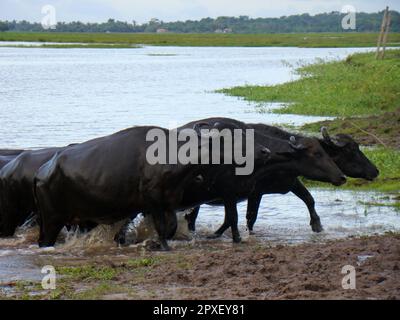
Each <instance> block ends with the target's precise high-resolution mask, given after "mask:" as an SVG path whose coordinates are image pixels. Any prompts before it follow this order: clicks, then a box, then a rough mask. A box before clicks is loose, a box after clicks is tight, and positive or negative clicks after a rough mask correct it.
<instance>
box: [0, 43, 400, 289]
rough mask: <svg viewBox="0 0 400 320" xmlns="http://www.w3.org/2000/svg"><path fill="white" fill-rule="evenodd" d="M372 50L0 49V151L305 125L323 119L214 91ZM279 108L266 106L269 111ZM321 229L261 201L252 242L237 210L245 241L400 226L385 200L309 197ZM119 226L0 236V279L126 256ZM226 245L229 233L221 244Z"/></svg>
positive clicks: (289, 208) (294, 208) (353, 195)
mask: <svg viewBox="0 0 400 320" xmlns="http://www.w3.org/2000/svg"><path fill="white" fill-rule="evenodd" d="M365 50H368V49H351V48H346V49H306V48H175V47H144V48H140V49H35V48H26V49H20V48H18V49H17V48H0V124H1V125H0V147H2V148H4V147H43V146H56V145H60V146H61V145H65V144H69V143H72V142H79V141H84V140H87V139H90V138H93V137H97V136H100V135H104V134H109V133H112V132H115V131H117V130H120V129H122V128H125V127H128V126H132V125H143V124H155V125H160V126H167V127H173V126H176V125H179V124H183V123H185V122H187V121H191V120H194V119H198V118H204V117H209V116H228V117H233V118H237V119H240V120H243V121H249V122H264V123H272V124H274V123H275V124H295V125H298V124H302V123H305V122H311V121H318V120H320V119H322V118H321V117H308V116H295V115H275V114H270V113H262V114H261V113H258V112H257V108H256V105H254V104H249V103H247V102H245V101H242V100H240V99H236V98H232V97H227V96H224V95H222V94H216V93H213V91H214V90H216V89H220V88H223V87H230V86H234V85H243V84H246V83H250V84H276V83H280V82H284V81H289V80H291V79H293V78H295V76H294V75H293V74H292V73H291V68H290V67H288V65H287V64H286V63H282V61H283V60H284V61H285V62H289V63H291V64H296V63H297V62H299V61H300V60H302V61H304V62H312V61H313V60H315V59H316V58H328V59H337V58H343V57H345V56H346V55H347V54H349V53H352V52H355V51H365ZM277 106H279V105H277V104H272V105H270V106H269V107H270V108H275V107H277ZM312 193H313V195H314V197H315V200H316V203H317V211H318V213H319V214H320V216H321V220H322V224H323V226H324V228H325V231H324V232H323V233H321V234H314V233H313V232H312V231H311V228H310V226H309V225H308V223H309V217H308V212H307V209H306V207H305V205H304V204H303V203H302V202H301V200H299V199H297V198H296V197H294V196H293V195H285V196H281V195H268V196H264V198H263V201H262V203H261V208H260V214H259V218H258V221H257V224H256V225H255V235H254V236H251V237H249V236H248V235H247V233H246V230H245V227H244V226H245V219H244V216H245V206H246V203H245V202H244V203H241V204H239V212H240V214H239V216H240V219H239V224H240V226H241V233H242V236H243V238H244V241H263V242H264V241H268V242H271V243H276V242H283V243H297V242H305V241H324V240H326V239H331V238H341V237H346V236H350V235H361V234H374V233H383V232H385V231H391V230H392V231H396V230H397V231H398V230H399V229H400V215H399V213H398V212H396V211H395V210H394V209H392V208H390V207H377V206H366V205H364V204H362V203H368V202H376V201H378V202H379V201H381V202H387V200H383V199H382V198H383V197H384V195H383V194H379V193H370V192H368V193H365V192H350V191H340V190H339V191H331V190H313V191H312ZM222 219H223V210H222V208H220V207H210V206H203V207H202V210H201V213H200V216H199V219H198V232H197V234H196V235H194V239H193V240H192V241H189V242H187V241H186V242H185V241H175V242H173V246H178V247H185V246H187V245H193V243H200V244H201V242H202V241H205V237H206V235H207V234H209V233H211V232H212V231H213V230H215V229H216V228H217V227H218V225H219V224H220V223H221V222H222ZM116 230H117V226H115V227H101V228H99V229H97V230H94V231H92V232H91V233H90V234H88V235H74V234H66V233H65V231H64V234H63V236H62V237H61V238H60V241H59V243H57V245H56V247H55V248H52V249H48V250H43V249H39V248H38V247H37V245H36V239H37V229H35V228H33V229H29V230H19V231H18V234H17V236H16V237H14V238H11V239H0V282H8V281H12V280H18V279H22V280H37V279H41V278H42V277H43V275H42V274H41V273H40V271H41V267H42V266H44V265H45V264H46V262H47V261H48V260H51V259H65V258H71V259H75V258H79V259H82V261H83V262H85V261H90V260H91V259H92V258H93V257H95V256H98V255H103V256H104V257H113V258H117V257H118V256H120V255H121V256H123V255H130V254H132V251H131V250H130V248H117V247H116V246H115V245H114V243H113V241H112V239H113V235H114V233H115V232H116ZM216 241H225V242H226V243H230V239H229V233H227V235H226V236H224V237H223V238H222V239H221V240H216Z"/></svg>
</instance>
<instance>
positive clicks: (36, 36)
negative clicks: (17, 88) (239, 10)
mask: <svg viewBox="0 0 400 320" xmlns="http://www.w3.org/2000/svg"><path fill="white" fill-rule="evenodd" d="M377 38H378V35H377V34H376V33H305V34H301V33H297V34H296V33H294V34H289V33H288V34H173V33H167V34H146V33H134V34H133V33H57V32H48V33H46V32H38V33H34V32H29V33H20V32H0V41H37V42H78V43H79V42H80V43H101V44H105V43H113V44H115V45H116V46H122V47H123V45H126V44H129V45H131V44H137V45H140V44H145V45H156V46H223V47H225V46H228V47H229V46H237V47H275V46H276V47H310V48H313V47H373V46H375V45H376V42H377ZM388 45H389V46H400V33H391V34H390V35H389V39H388Z"/></svg>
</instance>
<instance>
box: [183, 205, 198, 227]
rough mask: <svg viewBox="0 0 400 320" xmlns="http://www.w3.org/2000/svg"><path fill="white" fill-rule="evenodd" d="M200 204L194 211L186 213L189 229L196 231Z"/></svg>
mask: <svg viewBox="0 0 400 320" xmlns="http://www.w3.org/2000/svg"><path fill="white" fill-rule="evenodd" d="M199 211H200V206H198V207H195V208H193V209H192V212H190V213H189V214H187V215H186V220H187V221H188V228H189V231H196V219H197V216H198V215H199Z"/></svg>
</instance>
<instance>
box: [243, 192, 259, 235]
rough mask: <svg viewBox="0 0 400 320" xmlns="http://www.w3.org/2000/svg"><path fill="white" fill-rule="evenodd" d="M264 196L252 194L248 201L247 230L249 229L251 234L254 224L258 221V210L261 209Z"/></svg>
mask: <svg viewBox="0 0 400 320" xmlns="http://www.w3.org/2000/svg"><path fill="white" fill-rule="evenodd" d="M261 198H262V194H259V193H257V194H252V195H250V197H249V199H248V200H247V213H246V220H247V228H248V229H249V232H250V234H251V233H253V227H254V223H255V222H256V220H257V214H258V209H259V207H260V202H261Z"/></svg>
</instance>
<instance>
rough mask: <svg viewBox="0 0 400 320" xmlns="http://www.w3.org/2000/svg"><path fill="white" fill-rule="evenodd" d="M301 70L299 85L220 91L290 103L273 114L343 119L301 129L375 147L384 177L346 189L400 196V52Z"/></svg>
mask: <svg viewBox="0 0 400 320" xmlns="http://www.w3.org/2000/svg"><path fill="white" fill-rule="evenodd" d="M296 72H297V73H298V74H299V76H300V77H299V79H298V80H296V81H293V82H288V83H284V84H279V85H275V86H243V87H234V88H230V89H222V90H220V91H219V92H222V93H225V94H228V95H232V96H237V97H241V98H244V99H246V100H249V101H254V102H259V103H264V102H283V103H287V104H286V105H285V106H284V107H283V108H282V109H278V110H274V111H273V112H277V113H294V114H305V115H322V116H337V117H338V118H336V119H335V120H332V121H323V122H318V123H312V124H307V125H305V126H303V127H302V128H300V129H301V131H307V132H311V133H314V134H318V132H319V129H320V127H321V126H327V127H328V128H329V130H330V132H331V133H332V134H336V133H346V134H350V135H351V136H353V137H354V138H355V139H356V140H357V141H358V142H359V143H361V144H362V145H369V146H371V145H372V146H374V148H369V149H366V150H365V153H366V154H367V156H368V157H369V158H370V159H371V160H372V161H373V162H374V163H375V164H376V165H377V167H378V168H379V170H380V176H379V178H378V179H376V180H375V181H373V182H367V181H365V180H359V179H349V181H348V183H347V184H346V185H345V186H343V187H344V188H348V189H364V190H379V191H391V192H397V193H398V192H399V190H400V135H399V132H400V108H399V107H400V50H397V49H396V50H390V51H387V54H386V58H385V59H384V60H376V59H375V56H374V54H373V53H362V54H354V55H352V56H349V57H348V58H347V59H345V60H343V61H335V62H329V63H325V62H323V61H320V62H318V63H316V64H312V65H307V66H302V67H300V68H299V69H297V70H296ZM261 108H262V107H261ZM306 183H307V185H308V186H324V187H327V186H328V185H327V184H322V183H321V184H320V183H315V182H310V181H306Z"/></svg>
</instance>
